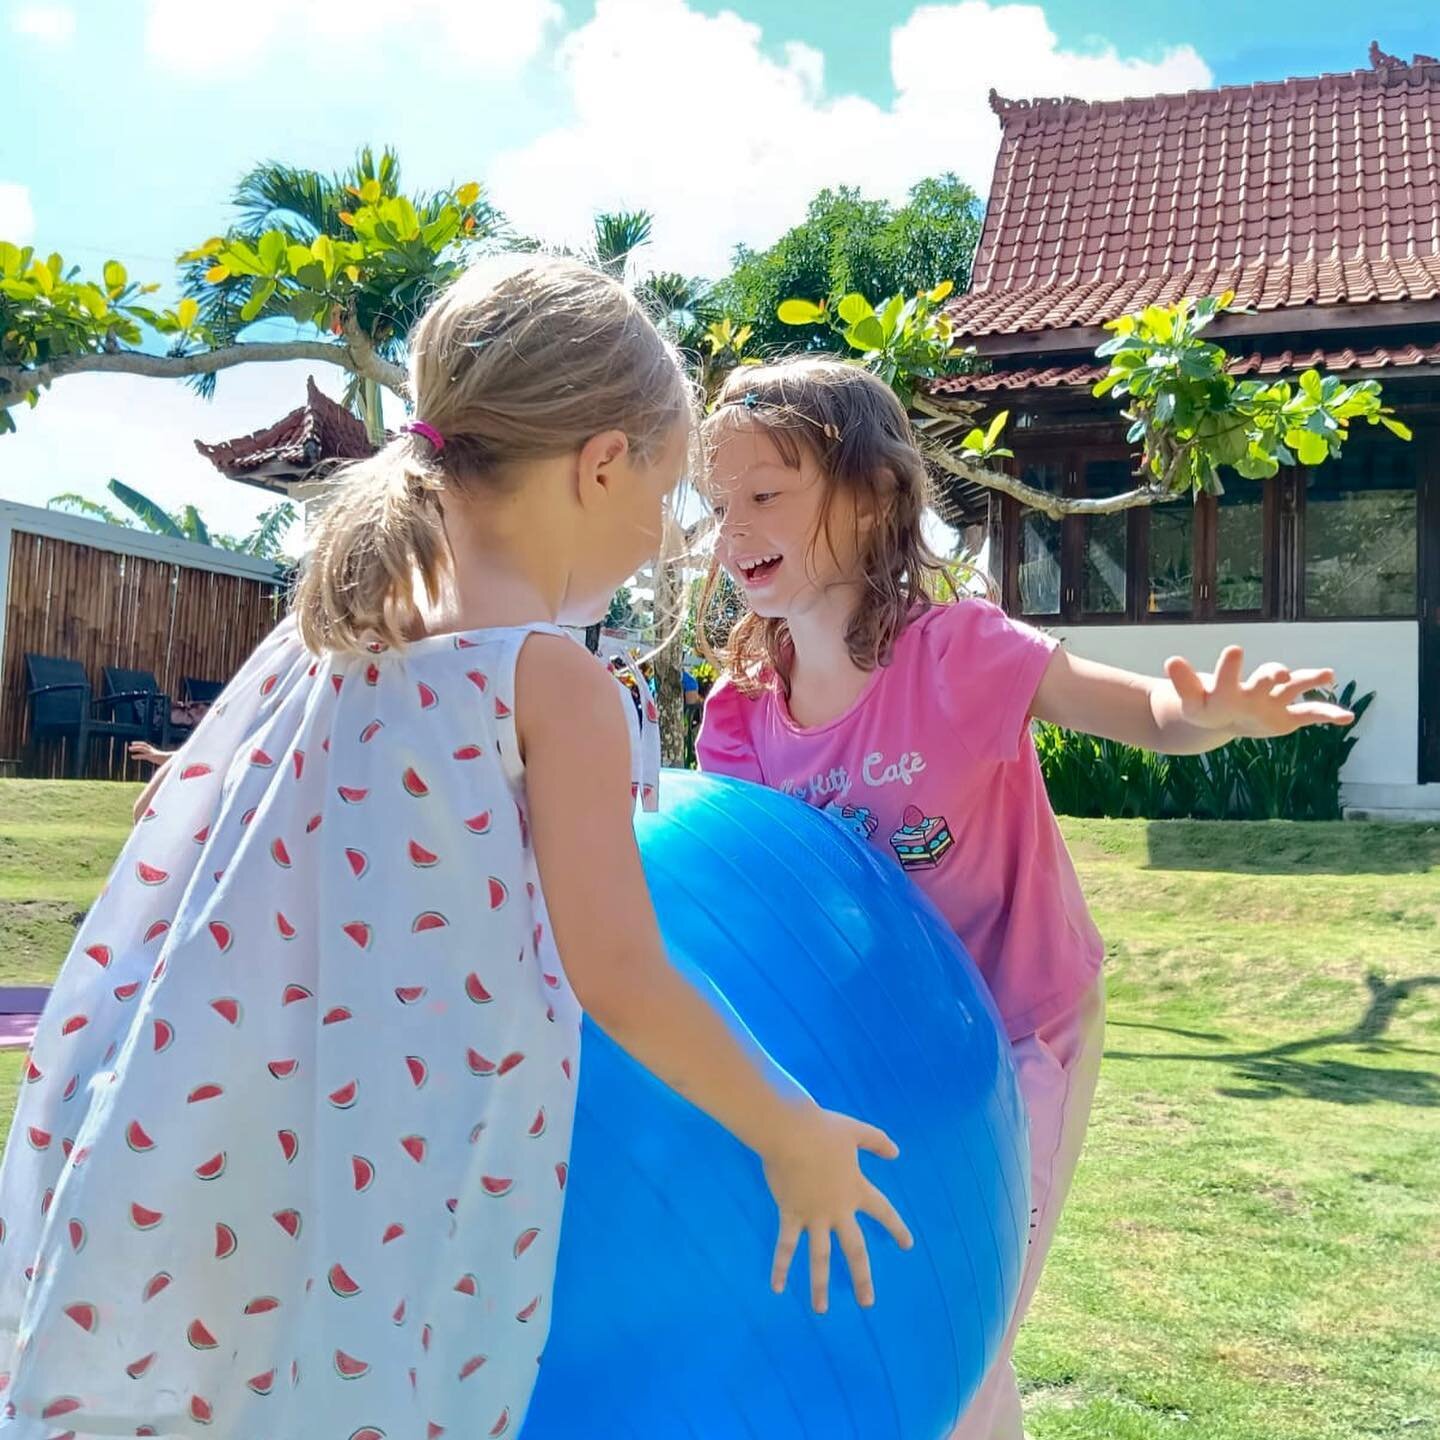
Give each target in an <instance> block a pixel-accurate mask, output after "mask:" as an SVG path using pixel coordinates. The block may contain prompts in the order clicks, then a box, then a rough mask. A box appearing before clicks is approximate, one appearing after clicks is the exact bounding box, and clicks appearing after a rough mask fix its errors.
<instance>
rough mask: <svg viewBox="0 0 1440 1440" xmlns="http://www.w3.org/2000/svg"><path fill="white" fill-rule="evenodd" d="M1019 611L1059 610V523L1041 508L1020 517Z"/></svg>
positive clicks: (1055, 613)
mask: <svg viewBox="0 0 1440 1440" xmlns="http://www.w3.org/2000/svg"><path fill="white" fill-rule="evenodd" d="M1020 613H1021V614H1022V615H1058V614H1059V613H1060V522H1059V521H1058V520H1052V519H1051V518H1050V517H1049V516H1048V515H1042V514H1040V512H1039V511H1038V510H1026V511H1025V512H1024V513H1023V515H1022V516H1021V520H1020Z"/></svg>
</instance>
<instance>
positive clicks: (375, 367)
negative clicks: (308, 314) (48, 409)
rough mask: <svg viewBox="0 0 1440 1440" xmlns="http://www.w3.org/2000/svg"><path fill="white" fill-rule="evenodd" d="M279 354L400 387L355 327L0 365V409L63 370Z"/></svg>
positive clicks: (164, 370)
mask: <svg viewBox="0 0 1440 1440" xmlns="http://www.w3.org/2000/svg"><path fill="white" fill-rule="evenodd" d="M285 360H319V361H321V362H323V363H325V364H327V365H339V366H340V367H341V368H342V369H344V370H349V371H352V372H353V373H355V374H357V375H364V376H366V377H367V378H369V379H372V380H376V381H378V382H379V383H380V384H382V385H384V386H385V387H386V388H387V389H390V390H393V391H395V392H396V393H397V394H400V393H403V388H404V384H405V372H404V370H403V369H401V367H400V366H399V365H396V364H393V363H392V362H391V361H389V360H386V359H384V358H383V357H381V356H380V355H378V354H376V352H375V350H374V348H373V346H371V344H370V342H369V340H368V339H366V338H365V337H364V336H363V335H361V334H360V333H359V332H358V331H356V333H355V334H354V335H347V337H346V343H345V344H337V343H336V342H335V341H332V340H273V341H270V340H267V341H264V342H258V343H252V344H244V345H228V346H225V347H224V348H222V349H219V350H202V351H199V352H197V353H196V354H194V355H147V354H145V353H144V352H143V351H139V350H115V351H108V352H97V353H95V354H86V355H66V356H63V357H61V358H60V359H58V360H52V361H50V362H49V363H48V364H45V365H36V366H34V367H33V368H31V367H28V366H24V365H0V409H11V408H13V407H14V406H16V405H19V404H21V403H22V402H23V401H24V399H25V395H26V393H27V392H28V391H31V390H39V389H42V388H44V387H45V386H47V385H50V384H51V383H52V382H53V381H55V380H59V379H60V378H62V377H63V376H65V375H83V374H96V373H119V374H122V375H144V376H147V377H149V378H150V379H154V380H182V379H184V378H185V376H187V375H208V374H211V373H212V372H214V371H217V370H230V369H233V368H234V367H235V366H236V365H250V364H256V363H261V362H275V363H278V362H281V361H285Z"/></svg>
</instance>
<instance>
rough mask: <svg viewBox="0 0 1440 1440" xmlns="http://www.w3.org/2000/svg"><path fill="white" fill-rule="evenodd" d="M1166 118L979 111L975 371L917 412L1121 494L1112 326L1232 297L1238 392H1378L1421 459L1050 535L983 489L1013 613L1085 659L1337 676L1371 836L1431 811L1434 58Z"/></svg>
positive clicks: (1436, 652)
mask: <svg viewBox="0 0 1440 1440" xmlns="http://www.w3.org/2000/svg"><path fill="white" fill-rule="evenodd" d="M1370 60H1371V63H1370V67H1369V68H1368V69H1364V70H1356V71H1354V72H1351V73H1347V74H1337V75H1320V76H1314V77H1308V78H1294V79H1286V80H1280V81H1277V82H1275V83H1265V84H1256V85H1244V86H1222V87H1220V88H1218V89H1214V90H1205V91H1191V92H1190V93H1188V94H1184V95H1159V96H1152V97H1148V98H1143V99H1131V100H1117V101H1102V102H1085V101H1080V100H1074V99H1068V98H1063V99H1039V100H1006V99H1001V98H1000V97H999V96H996V95H993V94H992V97H991V106H992V109H993V110H994V112H995V114H996V116H997V117H998V119H999V122H1000V129H1001V135H1000V149H999V154H998V156H997V158H996V162H995V173H994V180H993V183H992V185H991V189H990V200H989V208H988V212H987V215H986V220H985V226H984V231H983V233H982V236H981V240H980V246H979V250H978V252H977V255H976V258H975V265H974V272H973V279H972V285H971V288H970V290H969V291H968V292H967V293H966V294H964V295H962V296H959V297H957V298H956V299H955V301H954V302H953V303H952V306H951V309H950V314H951V317H952V319H953V321H954V323H955V328H956V332H957V338H958V339H959V340H960V342H961V343H964V344H968V345H973V346H974V348H975V350H976V352H977V354H978V355H979V356H980V357H981V359H982V360H983V361H984V362H985V364H984V366H983V368H982V370H981V371H980V372H979V373H976V374H971V375H962V376H954V377H951V378H949V379H947V380H944V381H941V382H938V384H937V386H936V389H937V390H939V391H940V392H942V393H946V394H949V395H952V396H955V397H956V398H958V399H964V400H969V401H975V402H981V403H982V404H983V406H984V410H983V411H982V412H981V413H982V414H983V413H988V412H989V411H992V410H998V409H1002V408H1004V409H1009V410H1010V411H1011V412H1012V421H1011V425H1010V429H1009V431H1008V432H1007V433H1008V434H1009V436H1010V440H1009V443H1010V444H1011V445H1012V446H1013V448H1014V450H1015V452H1016V460H1015V468H1016V472H1017V474H1019V475H1020V477H1021V478H1022V479H1024V480H1025V481H1027V482H1028V483H1029V484H1031V485H1034V486H1036V487H1038V488H1040V489H1045V490H1050V491H1052V492H1056V493H1059V494H1063V495H1066V496H1071V497H1082V496H1098V495H1105V494H1113V493H1116V492H1118V491H1120V490H1128V489H1130V488H1132V486H1133V485H1134V483H1135V480H1134V476H1133V474H1132V471H1133V468H1134V458H1133V455H1132V452H1131V449H1130V447H1128V446H1127V445H1126V444H1125V440H1124V429H1125V426H1126V422H1124V421H1122V420H1121V419H1120V417H1119V407H1118V406H1117V405H1116V404H1115V403H1114V401H1113V400H1109V399H1105V400H1096V399H1094V398H1093V397H1092V396H1091V394H1090V387H1091V386H1092V385H1093V384H1094V382H1095V381H1096V380H1097V379H1098V378H1099V377H1100V376H1101V375H1102V374H1103V373H1104V367H1103V362H1098V361H1097V360H1096V359H1095V355H1094V350H1095V347H1096V346H1097V345H1099V344H1100V343H1101V342H1102V341H1103V340H1104V339H1106V338H1107V335H1106V332H1105V331H1104V330H1103V329H1102V328H1101V326H1102V325H1103V323H1104V322H1105V321H1106V320H1110V319H1113V318H1115V317H1116V316H1119V315H1122V314H1125V313H1128V312H1132V311H1135V310H1138V309H1141V308H1143V307H1144V306H1145V305H1147V304H1151V303H1159V304H1169V303H1173V302H1175V301H1177V300H1179V299H1181V298H1182V297H1185V296H1193V297H1197V298H1198V297H1200V296H1203V295H1217V294H1220V293H1222V292H1223V291H1225V290H1234V291H1235V292H1236V305H1237V307H1243V313H1235V314H1230V315H1226V316H1224V317H1222V318H1221V319H1220V320H1219V321H1217V323H1216V324H1215V325H1214V326H1213V327H1212V328H1211V330H1210V332H1209V335H1208V336H1207V338H1212V339H1214V340H1215V341H1217V342H1218V343H1219V344H1221V345H1223V346H1224V347H1225V348H1226V350H1227V351H1228V352H1229V353H1230V355H1231V356H1232V369H1233V370H1234V372H1235V373H1237V374H1242V375H1262V376H1263V375H1282V374H1294V373H1297V372H1299V371H1301V370H1303V369H1305V368H1307V367H1310V366H1319V367H1323V368H1324V369H1327V370H1329V371H1331V372H1333V373H1336V374H1339V375H1341V376H1343V377H1345V378H1347V379H1348V378H1359V377H1363V376H1373V377H1375V378H1376V379H1378V380H1380V381H1381V382H1382V384H1383V385H1384V387H1385V392H1386V399H1387V401H1388V403H1390V404H1393V405H1394V406H1395V407H1396V408H1397V410H1398V411H1399V413H1400V415H1401V417H1402V418H1403V419H1405V420H1406V421H1407V423H1409V424H1410V425H1411V427H1412V428H1413V429H1414V431H1415V439H1414V441H1413V443H1411V444H1409V445H1406V444H1403V443H1401V442H1398V441H1395V440H1394V439H1392V438H1391V437H1389V436H1388V435H1387V434H1385V432H1383V431H1379V430H1375V431H1371V430H1368V429H1366V430H1364V431H1362V432H1361V433H1359V434H1356V435H1355V436H1354V437H1353V438H1352V439H1351V440H1350V441H1349V443H1348V444H1347V446H1346V451H1345V455H1344V457H1343V459H1341V460H1340V461H1332V462H1329V463H1327V464H1326V465H1323V466H1319V467H1316V468H1315V469H1314V470H1313V471H1308V470H1306V469H1303V468H1300V469H1296V470H1289V471H1282V473H1281V474H1280V475H1278V476H1276V477H1275V478H1274V479H1273V480H1268V481H1264V482H1253V481H1244V480H1240V479H1238V478H1237V479H1234V480H1233V481H1230V482H1229V483H1228V486H1227V490H1226V493H1225V495H1224V496H1223V497H1220V498H1219V499H1218V500H1217V499H1216V498H1215V497H1210V496H1207V497H1203V498H1202V499H1200V500H1199V501H1198V502H1197V503H1195V504H1194V505H1191V504H1188V503H1185V502H1180V503H1176V504H1168V505H1161V506H1154V507H1143V508H1140V509H1135V510H1130V511H1128V512H1125V513H1118V514H1112V515H1105V516H1094V517H1085V516H1075V515H1069V516H1066V517H1065V518H1063V519H1059V520H1057V519H1052V518H1050V517H1048V516H1046V515H1044V514H1042V513H1040V512H1038V511H1034V510H1029V509H1025V508H1023V507H1021V506H1020V505H1019V503H1018V502H1017V501H1015V500H1013V499H1011V498H1009V497H1002V496H1000V495H999V494H998V493H996V492H991V495H990V497H989V507H990V541H991V551H990V565H991V568H992V570H994V571H995V572H996V574H997V577H998V578H999V580H1000V583H1001V586H1002V589H1003V593H1004V596H1005V600H1006V603H1007V606H1008V608H1009V609H1010V610H1011V612H1012V613H1014V614H1017V615H1022V616H1024V617H1025V618H1027V619H1029V620H1031V621H1033V622H1036V623H1039V624H1043V625H1045V626H1047V627H1049V628H1052V629H1054V630H1056V631H1057V632H1058V633H1060V634H1061V635H1062V636H1063V637H1064V638H1065V640H1066V641H1067V643H1069V644H1070V645H1071V646H1072V648H1074V649H1075V650H1076V651H1077V652H1079V653H1082V654H1086V655H1089V656H1092V657H1093V658H1096V659H1100V660H1109V661H1113V662H1115V663H1120V664H1125V665H1129V666H1132V667H1137V668H1145V669H1150V670H1152V671H1156V670H1158V667H1159V665H1160V663H1161V662H1162V661H1163V659H1164V657H1165V656H1166V655H1168V654H1171V653H1175V652H1183V653H1185V654H1187V655H1189V656H1191V658H1193V659H1195V660H1196V661H1197V662H1203V663H1206V664H1208V663H1209V662H1210V661H1211V660H1213V658H1214V655H1215V654H1216V653H1217V652H1218V650H1219V648H1220V646H1221V645H1222V644H1223V643H1227V642H1229V641H1231V640H1238V641H1239V642H1240V643H1242V644H1244V645H1245V646H1246V647H1247V650H1248V651H1249V653H1250V656H1251V658H1252V659H1255V660H1257V661H1258V660H1261V659H1265V658H1272V657H1274V658H1283V659H1284V660H1285V661H1286V662H1287V663H1290V664H1292V665H1316V664H1333V665H1334V667H1335V669H1336V670H1337V672H1338V674H1339V676H1340V678H1341V680H1342V681H1344V680H1346V679H1352V678H1353V679H1355V680H1356V681H1357V682H1358V684H1359V686H1360V688H1361V690H1362V691H1363V690H1372V689H1373V690H1374V691H1376V693H1377V699H1376V701H1375V703H1374V705H1373V706H1372V708H1371V710H1370V712H1369V713H1368V714H1367V715H1366V717H1365V719H1364V720H1363V722H1362V724H1361V728H1360V731H1359V732H1358V733H1359V744H1358V745H1357V746H1356V748H1355V750H1354V752H1353V753H1352V756H1351V759H1350V761H1349V763H1348V764H1347V767H1346V770H1345V777H1344V778H1345V782H1346V783H1345V796H1346V799H1347V802H1348V803H1349V804H1350V805H1351V806H1352V807H1353V808H1355V809H1363V810H1367V811H1371V812H1374V813H1384V812H1390V811H1394V812H1397V813H1399V812H1406V813H1421V812H1425V811H1429V810H1434V811H1435V812H1436V813H1437V814H1440V438H1437V437H1440V60H1436V59H1435V58H1434V57H1431V56H1425V55H1417V56H1415V57H1414V58H1413V60H1411V61H1409V62H1405V61H1402V60H1399V59H1397V58H1396V57H1394V56H1390V55H1386V54H1385V53H1384V52H1382V51H1381V50H1380V49H1379V48H1378V46H1372V47H1371V55H1370Z"/></svg>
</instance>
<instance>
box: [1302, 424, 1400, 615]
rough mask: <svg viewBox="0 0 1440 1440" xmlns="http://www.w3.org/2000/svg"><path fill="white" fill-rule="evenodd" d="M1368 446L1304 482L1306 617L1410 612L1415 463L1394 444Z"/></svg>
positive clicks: (1351, 449)
mask: <svg viewBox="0 0 1440 1440" xmlns="http://www.w3.org/2000/svg"><path fill="white" fill-rule="evenodd" d="M1357 442H1358V443H1357ZM1367 442H1369V437H1363V439H1362V438H1361V437H1356V439H1352V440H1351V441H1349V443H1348V444H1347V445H1346V449H1345V454H1344V455H1343V456H1342V457H1341V458H1340V460H1338V461H1335V460H1332V461H1330V462H1329V463H1328V464H1325V465H1322V466H1320V467H1318V468H1317V469H1315V470H1313V471H1312V472H1311V473H1310V475H1309V477H1308V478H1307V480H1306V486H1305V613H1306V615H1311V616H1316V615H1330V616H1345V615H1413V614H1415V607H1416V593H1417V592H1416V576H1415V557H1416V543H1415V531H1416V525H1415V479H1414V471H1413V470H1412V469H1411V468H1410V467H1411V465H1412V463H1413V462H1412V461H1411V459H1410V456H1409V455H1408V454H1407V453H1406V451H1407V450H1408V447H1407V446H1405V445H1403V444H1401V443H1400V442H1398V441H1392V442H1391V444H1390V445H1388V446H1386V445H1384V443H1383V441H1381V442H1380V443H1379V446H1378V447H1377V448H1372V445H1373V442H1370V443H1367Z"/></svg>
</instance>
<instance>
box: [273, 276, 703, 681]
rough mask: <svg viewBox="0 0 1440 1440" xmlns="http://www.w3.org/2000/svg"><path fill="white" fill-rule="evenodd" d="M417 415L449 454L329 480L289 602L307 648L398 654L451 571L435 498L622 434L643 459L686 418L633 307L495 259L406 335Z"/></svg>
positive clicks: (392, 447)
mask: <svg viewBox="0 0 1440 1440" xmlns="http://www.w3.org/2000/svg"><path fill="white" fill-rule="evenodd" d="M409 393H410V396H411V399H412V401H413V403H414V409H415V414H416V415H417V416H418V417H419V418H420V419H421V420H423V421H424V422H425V423H426V424H427V425H428V426H431V427H433V428H434V429H435V430H436V431H438V432H439V433H440V434H441V435H442V436H443V437H444V442H445V443H444V446H443V448H441V447H437V446H435V445H434V444H432V442H431V441H430V440H428V439H426V438H425V437H424V436H423V435H419V434H413V433H406V434H402V435H400V436H398V437H396V438H395V439H392V440H391V441H390V442H389V443H388V444H387V445H386V446H385V447H384V448H383V449H382V450H381V451H380V452H379V453H378V454H376V455H373V456H371V457H370V458H369V459H367V460H360V461H356V462H354V463H352V464H349V465H346V466H344V467H343V468H341V469H340V470H338V471H337V472H336V473H335V475H334V476H333V478H332V479H331V481H330V488H331V493H330V494H329V495H328V496H327V498H326V499H325V500H324V501H323V502H321V503H322V506H323V508H322V509H321V510H320V513H319V516H318V518H317V520H316V522H315V524H314V526H313V528H312V540H311V545H310V549H309V554H308V555H307V558H306V561H305V564H304V568H303V570H302V573H301V578H300V582H299V585H298V586H297V589H296V594H295V607H294V608H295V613H296V620H297V623H298V625H299V629H300V636H301V639H302V640H303V641H304V643H305V645H306V647H307V648H308V649H310V650H311V651H313V652H315V653H317V654H319V653H321V652H323V651H326V650H333V651H340V652H354V651H357V650H363V649H364V648H365V646H366V645H367V644H369V643H370V642H372V641H377V640H378V641H381V642H383V643H385V644H387V645H392V646H401V645H403V644H404V643H405V641H406V639H407V638H409V637H411V636H413V634H414V633H415V631H416V630H418V629H419V628H420V623H421V616H420V610H419V607H418V605H417V603H416V602H417V590H418V589H419V588H420V587H423V589H424V592H425V595H426V596H427V598H428V599H429V601H430V603H431V604H432V605H433V604H434V603H435V602H436V601H437V600H438V599H439V597H440V591H441V587H442V584H443V581H444V578H445V575H446V572H447V570H448V568H449V564H450V551H449V545H448V542H447V541H446V537H445V529H444V524H443V517H442V513H441V507H440V494H441V492H442V491H443V492H445V493H446V495H447V496H449V497H451V498H452V499H454V500H457V501H463V500H464V499H466V498H467V497H468V496H469V495H471V494H473V493H474V492H475V491H476V490H477V489H480V488H485V489H489V490H493V489H495V488H496V487H498V486H501V485H504V484H506V483H509V482H510V480H511V479H513V477H514V475H515V473H516V472H515V471H514V470H513V469H512V468H511V467H514V466H518V465H522V464H523V463H524V462H527V461H533V460H538V459H544V458H548V457H551V456H556V455H564V454H569V453H572V452H573V451H576V450H578V449H579V448H580V447H581V446H582V445H583V444H584V443H585V441H586V440H588V439H589V438H590V437H591V436H592V435H597V434H599V433H600V432H601V431H602V430H608V429H619V430H623V431H624V432H625V433H626V435H627V436H628V437H629V439H630V443H631V448H632V450H633V452H634V454H635V455H636V456H637V458H639V459H640V460H642V461H645V460H648V459H650V458H651V457H652V456H653V455H655V454H657V453H658V452H659V451H660V450H661V449H662V448H663V446H664V443H665V441H666V439H667V438H668V437H669V436H670V435H671V434H672V433H673V430H674V427H675V426H676V424H678V423H680V422H681V421H683V420H686V419H688V418H690V416H691V404H692V394H691V389H690V387H689V385H688V383H687V382H686V379H685V376H684V371H683V368H682V366H681V363H680V359H679V356H678V355H677V354H676V352H675V350H674V348H673V347H672V346H670V345H668V344H667V343H666V342H665V341H664V340H663V339H662V338H661V336H660V334H659V332H658V331H657V330H656V329H655V327H654V325H652V324H651V322H650V320H649V319H648V318H647V317H646V315H645V313H644V312H643V311H642V310H641V309H640V307H639V305H637V304H636V302H635V300H634V298H633V297H632V296H631V295H630V294H629V293H628V292H627V291H626V290H625V289H624V288H623V287H622V286H620V285H618V284H617V283H616V282H615V281H614V280H612V279H610V278H609V277H608V276H605V275H603V274H601V273H600V272H599V271H597V270H594V269H592V268H591V267H589V266H587V265H582V264H579V263H578V262H576V261H573V260H563V259H559V258H556V257H552V256H544V255H509V256H497V257H493V258H491V259H489V260H485V261H482V262H481V263H480V264H478V265H475V266H473V267H472V268H471V269H470V270H468V271H466V273H465V274H464V275H463V276H461V278H460V279H459V280H457V281H456V282H455V284H454V285H452V286H451V287H450V288H449V289H448V290H446V291H445V292H444V293H443V294H442V295H440V297H439V298H438V299H437V300H436V301H435V302H434V304H432V305H431V306H430V308H429V309H428V310H427V311H426V312H425V314H424V315H423V316H422V317H421V319H420V321H419V323H418V324H417V325H416V327H415V330H414V333H413V334H412V336H411V340H410V376H409Z"/></svg>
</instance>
